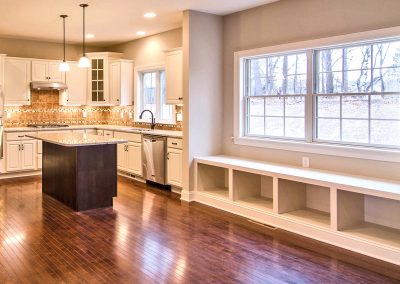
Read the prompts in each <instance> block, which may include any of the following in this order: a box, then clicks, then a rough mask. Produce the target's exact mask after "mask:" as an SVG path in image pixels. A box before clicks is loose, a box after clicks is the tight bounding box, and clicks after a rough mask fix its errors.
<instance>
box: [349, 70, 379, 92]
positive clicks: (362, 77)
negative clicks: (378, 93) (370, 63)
mask: <svg viewBox="0 0 400 284" xmlns="http://www.w3.org/2000/svg"><path fill="white" fill-rule="evenodd" d="M343 80H344V84H343V92H345V93H367V92H371V87H372V85H371V70H357V71H346V72H344V79H343Z"/></svg>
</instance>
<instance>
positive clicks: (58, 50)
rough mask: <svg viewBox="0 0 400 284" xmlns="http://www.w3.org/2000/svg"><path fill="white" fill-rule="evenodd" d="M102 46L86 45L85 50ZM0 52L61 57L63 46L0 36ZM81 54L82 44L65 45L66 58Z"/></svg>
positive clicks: (38, 56)
mask: <svg viewBox="0 0 400 284" xmlns="http://www.w3.org/2000/svg"><path fill="white" fill-rule="evenodd" d="M104 50H105V49H104V48H102V47H87V49H86V51H87V52H94V51H104ZM0 53H2V54H7V55H8V56H15V57H28V58H43V59H62V56H63V46H62V44H60V43H52V42H43V41H34V40H25V39H12V38H0ZM81 54H82V46H80V45H67V49H66V58H67V60H78V59H79V57H80V56H81Z"/></svg>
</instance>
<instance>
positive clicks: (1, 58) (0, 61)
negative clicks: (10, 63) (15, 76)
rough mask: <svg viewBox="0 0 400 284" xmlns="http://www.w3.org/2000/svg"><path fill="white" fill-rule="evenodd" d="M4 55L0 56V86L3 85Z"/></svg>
mask: <svg viewBox="0 0 400 284" xmlns="http://www.w3.org/2000/svg"><path fill="white" fill-rule="evenodd" d="M5 57H6V55H5V54H0V85H1V86H3V85H4V58H5Z"/></svg>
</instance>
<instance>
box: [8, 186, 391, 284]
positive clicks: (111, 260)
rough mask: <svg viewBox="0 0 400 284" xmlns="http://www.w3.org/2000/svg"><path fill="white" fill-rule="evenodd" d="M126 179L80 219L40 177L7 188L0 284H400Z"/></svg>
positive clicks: (81, 213)
mask: <svg viewBox="0 0 400 284" xmlns="http://www.w3.org/2000/svg"><path fill="white" fill-rule="evenodd" d="M170 195H171V194H168V193H165V192H161V191H159V190H154V189H152V188H151V187H148V186H145V185H143V184H141V183H135V182H132V181H130V180H127V179H124V178H120V179H119V182H118V197H117V198H115V199H114V208H107V209H97V210H92V211H86V212H80V213H75V212H73V211H72V210H71V209H69V208H68V207H66V206H64V205H62V204H61V203H59V202H58V201H56V200H54V199H52V198H51V197H48V196H46V195H42V193H41V179H40V178H23V179H18V180H17V179H13V180H2V181H0V283H5V282H10V283H13V282H18V283H19V282H26V283H60V282H62V283H76V282H79V283H88V282H90V283H97V282H100V283H110V282H114V283H398V282H396V280H394V279H390V278H387V277H385V276H382V275H380V274H377V273H374V272H370V271H368V270H365V269H362V268H359V267H357V266H353V265H350V264H346V263H344V262H341V261H338V260H336V259H334V258H330V257H327V256H324V255H321V254H318V253H315V252H312V251H308V250H306V249H302V248H299V247H296V246H294V245H291V244H289V243H287V242H285V241H281V240H279V239H278V238H273V237H270V236H268V235H265V234H261V233H259V232H256V231H254V230H250V229H248V228H246V227H244V226H242V225H240V224H238V223H236V222H234V221H231V220H229V219H227V218H223V217H220V216H219V215H218V213H216V212H215V211H210V212H207V211H205V210H204V209H203V208H202V207H201V206H197V205H190V206H188V205H187V204H185V203H183V204H181V202H180V201H179V200H178V199H176V198H172V197H171V196H170Z"/></svg>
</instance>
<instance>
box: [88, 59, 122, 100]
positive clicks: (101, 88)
mask: <svg viewBox="0 0 400 284" xmlns="http://www.w3.org/2000/svg"><path fill="white" fill-rule="evenodd" d="M87 56H88V57H89V59H90V63H91V68H89V74H88V76H89V78H88V103H89V104H92V105H111V104H112V103H111V97H110V89H109V83H110V82H109V74H110V62H112V61H113V60H117V59H120V58H121V57H122V53H115V52H93V53H87Z"/></svg>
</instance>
